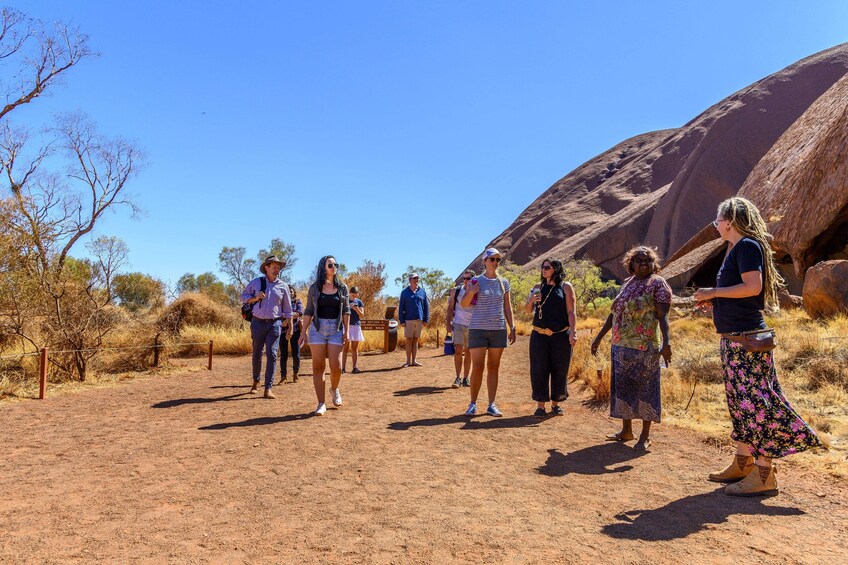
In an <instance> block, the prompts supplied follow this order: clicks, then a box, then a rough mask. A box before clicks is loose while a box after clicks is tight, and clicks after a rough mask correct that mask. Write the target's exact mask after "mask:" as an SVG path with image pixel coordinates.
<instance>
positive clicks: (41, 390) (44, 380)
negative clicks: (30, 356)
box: [38, 347, 47, 400]
mask: <svg viewBox="0 0 848 565" xmlns="http://www.w3.org/2000/svg"><path fill="white" fill-rule="evenodd" d="M40 369H41V371H40V372H41V383H40V385H39V389H38V398H39V399H41V400H44V395H45V393H46V392H47V348H46V347H43V348H42V349H41V367H40Z"/></svg>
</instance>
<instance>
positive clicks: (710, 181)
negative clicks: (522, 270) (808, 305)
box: [472, 43, 848, 292]
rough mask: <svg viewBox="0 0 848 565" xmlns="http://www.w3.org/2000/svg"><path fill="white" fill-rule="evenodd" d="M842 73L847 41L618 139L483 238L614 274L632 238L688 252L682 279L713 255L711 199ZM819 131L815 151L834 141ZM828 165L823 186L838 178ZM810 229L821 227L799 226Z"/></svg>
mask: <svg viewBox="0 0 848 565" xmlns="http://www.w3.org/2000/svg"><path fill="white" fill-rule="evenodd" d="M846 74H848V43H846V44H843V45H840V46H837V47H834V48H832V49H829V50H826V51H823V52H821V53H818V54H816V55H813V56H811V57H808V58H806V59H804V60H802V61H799V62H798V63H795V64H794V65H791V66H789V67H787V68H785V69H783V70H782V71H779V72H777V73H775V74H773V75H771V76H769V77H766V78H765V79H762V80H760V81H758V82H756V83H754V84H753V85H751V86H749V87H747V88H745V89H743V90H740V91H739V92H737V93H736V94H733V95H732V96H730V97H728V98H726V99H725V100H722V101H721V102H719V103H718V104H715V105H714V106H712V107H711V108H709V109H708V110H706V111H705V112H704V113H702V114H701V115H699V116H697V117H696V118H695V119H693V120H692V121H690V122H689V123H687V124H686V125H684V126H683V127H681V128H678V129H672V130H663V131H657V132H652V133H647V134H643V135H640V136H636V137H634V138H631V139H628V140H627V141H624V142H622V143H620V144H619V145H617V146H615V147H613V148H612V149H610V150H608V151H606V152H605V153H603V154H601V155H599V156H597V157H595V158H594V159H592V160H590V161H588V162H586V163H584V164H583V165H581V166H580V167H578V168H577V169H575V170H574V171H572V172H571V173H569V174H568V175H566V176H565V177H563V178H562V179H560V180H559V181H557V182H556V183H555V184H554V185H553V186H551V187H550V188H549V189H548V190H546V191H545V192H544V193H543V194H542V195H541V196H540V197H539V198H537V199H536V201H535V202H533V203H532V204H531V205H530V206H529V207H528V208H527V209H526V210H524V212H522V213H521V215H519V217H518V218H517V219H516V220H515V221H514V222H513V224H512V225H511V226H509V227H508V228H507V229H506V230H504V232H503V233H501V234H500V235H499V236H498V237H496V238H495V239H494V240H492V242H491V243H490V245H491V246H494V247H497V248H498V249H500V250H501V251H502V252H503V253H504V254H505V256H506V258H507V259H509V260H510V261H512V262H513V263H516V264H518V265H522V266H524V265H528V264H529V263H531V262H534V260H536V259H538V258H539V257H541V256H547V255H553V256H559V257H563V258H567V257H576V258H585V259H589V260H591V261H593V262H595V263H596V264H598V265H600V266H601V267H602V269H603V270H604V271H605V272H606V274H607V275H612V276H615V277H616V278H619V279H621V278H623V277H624V276H625V275H626V273H625V271H624V268H623V267H622V266H621V265H620V260H621V257H622V255H623V254H624V252H625V251H626V250H627V249H629V248H630V247H632V246H633V245H637V244H648V245H654V246H656V247H657V248H658V249H659V251H660V253H661V254H662V255H664V256H665V257H669V258H673V259H678V260H679V259H682V258H683V257H685V256H687V255H688V254H690V253H693V252H694V253H695V254H694V255H690V256H689V257H688V258H687V260H686V261H687V262H686V263H685V265H684V264H675V276H677V279H676V282H677V283H679V284H678V285H677V286H682V285H685V284H688V283H689V282H690V281H691V280H692V277H693V276H695V275H696V274H697V272H698V271H699V269H702V268H703V267H704V265H705V264H707V263H709V262H710V261H715V260H716V255H717V254H718V251H717V250H716V249H717V247H716V246H715V244H714V243H713V246H712V247H711V251H708V250H705V249H700V248H701V246H702V245H703V244H704V243H710V242H711V240H713V239H714V236H715V232H714V231H711V230H712V226H710V225H709V224H710V222H711V221H712V219H713V218H714V214H715V210H716V206H717V205H718V203H719V202H720V201H721V200H723V199H725V198H727V197H729V196H732V195H734V194H737V193H738V192H739V190H740V188H741V187H742V185H743V183H744V182H745V181H746V179H747V178H748V177H749V175H751V173H752V171H753V170H754V169H755V167H757V165H758V164H759V163H760V162H761V161H762V160H763V158H764V156H766V155H767V154H769V152H770V151H771V150H772V149H773V148H774V147H775V144H776V142H777V141H778V140H779V139H781V136H783V135H784V134H785V133H786V132H787V130H789V129H790V127H791V126H792V125H793V124H794V123H796V121H798V120H799V118H800V117H802V115H805V112H808V110H809V109H810V108H811V107H812V106H813V105H814V102H816V101H817V100H819V99H820V98H822V95H823V94H825V93H826V92H829V91H830V89H833V88H836V87H837V86H838V85H839V84H841V83H840V79H842V78H843V77H844V76H846ZM842 82H844V81H842ZM840 88H841V86H838V88H837V91H839V92H841V90H839V89H840ZM834 92H836V91H834ZM843 100H845V98H844V97H843ZM834 104H835V103H834ZM843 105H844V104H843ZM830 107H831V106H828V108H830ZM843 109H844V108H843ZM837 114H838V112H836V110H835V109H833V111H832V113H830V114H828V115H829V116H831V119H830V121H829V122H828V123H830V124H832V126H828V128H829V129H828V131H831V132H833V131H834V130H833V127H837V124H839V123H842V122H840V121H839V120H840V117H839V116H838V115H837ZM811 119H815V118H814V117H811ZM844 131H845V130H844V127H843V133H844ZM825 137H827V136H824V137H823V138H822V140H821V143H820V144H819V146H818V147H819V149H821V147H823V146H828V147H830V146H831V145H832V144H833V143H834V140H833V136H832V135H831V137H827V139H825ZM843 140H844V137H843ZM816 154H817V155H818V152H816ZM840 154H841V153H839V151H835V153H834V157H832V158H833V159H835V158H836V156H838V155H840ZM844 163H845V161H844V159H843V161H842V170H844ZM832 165H833V169H834V173H833V178H831V177H830V176H827V175H824V176H823V178H824V177H826V178H824V181H823V182H825V185H826V186H831V184H833V183H835V182H837V179H838V178H840V177H839V175H840V174H841V173H840V169H839V167H838V164H837V163H832ZM828 170H830V169H828ZM843 186H844V184H843ZM752 190H753V189H752ZM829 214H830V213H829ZM830 215H831V216H833V214H830ZM837 215H838V214H837ZM824 223H825V224H826V223H827V222H824ZM828 225H832V224H828ZM817 230H818V234H821V233H823V232H822V230H825V231H826V229H825V228H823V227H822V226H818V227H814V228H811V229H810V230H808V231H810V232H815V231H817ZM804 233H805V234H807V232H806V231H805V232H804ZM793 237H795V239H798V240H799V241H800V239H803V238H804V237H805V238H807V240H809V239H810V237H809V236H808V235H804V236H803V237H802V236H800V235H799V236H797V237H796V236H793ZM793 241H794V240H793ZM813 247H815V244H813ZM479 259H480V258H479V257H478V258H477V259H475V261H474V262H472V267H478V266H479ZM687 265H688V266H687ZM713 274H714V273H713ZM798 290H799V289H798ZM796 292H797V290H796Z"/></svg>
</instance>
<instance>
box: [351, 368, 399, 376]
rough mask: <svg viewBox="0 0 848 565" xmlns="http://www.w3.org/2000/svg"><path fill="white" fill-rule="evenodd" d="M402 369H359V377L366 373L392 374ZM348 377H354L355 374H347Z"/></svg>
mask: <svg viewBox="0 0 848 565" xmlns="http://www.w3.org/2000/svg"><path fill="white" fill-rule="evenodd" d="M400 369H401V368H400V367H386V368H384V369H359V372H358V373H356V374H357V375H364V374H365V373H390V372H392V371H400ZM346 374H348V375H353V373H346Z"/></svg>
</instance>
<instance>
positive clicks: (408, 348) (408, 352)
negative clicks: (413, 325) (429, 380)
mask: <svg viewBox="0 0 848 565" xmlns="http://www.w3.org/2000/svg"><path fill="white" fill-rule="evenodd" d="M404 348H405V349H406V364H407V365H412V338H411V337H408V338H406V343H404Z"/></svg>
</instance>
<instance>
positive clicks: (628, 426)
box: [606, 420, 633, 441]
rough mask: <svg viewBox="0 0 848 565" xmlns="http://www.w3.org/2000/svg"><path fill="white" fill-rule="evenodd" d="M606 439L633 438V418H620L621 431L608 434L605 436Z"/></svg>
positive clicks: (621, 439) (623, 439)
mask: <svg viewBox="0 0 848 565" xmlns="http://www.w3.org/2000/svg"><path fill="white" fill-rule="evenodd" d="M606 439H607V441H630V440H631V439H633V420H622V421H621V431H620V432H618V433H617V434H610V435H608V436H607V437H606Z"/></svg>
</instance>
